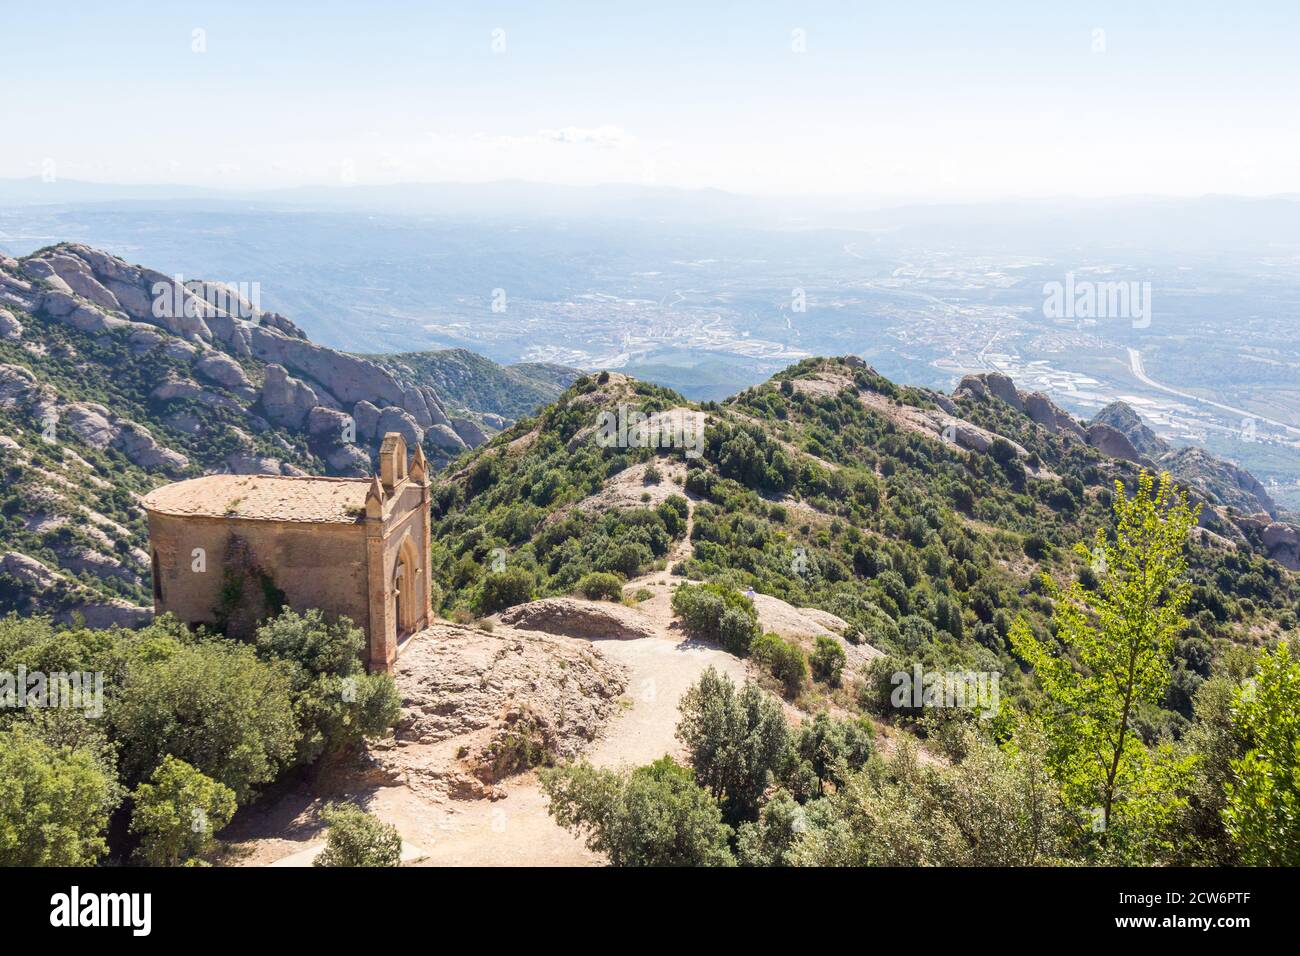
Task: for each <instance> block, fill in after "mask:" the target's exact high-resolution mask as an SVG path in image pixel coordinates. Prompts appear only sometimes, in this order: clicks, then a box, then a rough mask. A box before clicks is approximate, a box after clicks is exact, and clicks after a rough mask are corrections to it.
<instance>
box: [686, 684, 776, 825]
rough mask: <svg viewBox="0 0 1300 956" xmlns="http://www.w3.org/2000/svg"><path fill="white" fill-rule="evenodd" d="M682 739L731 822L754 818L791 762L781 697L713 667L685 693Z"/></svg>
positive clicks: (702, 783)
mask: <svg viewBox="0 0 1300 956" xmlns="http://www.w3.org/2000/svg"><path fill="white" fill-rule="evenodd" d="M678 706H679V709H680V711H681V715H682V719H681V722H680V723H679V724H678V725H677V737H678V739H679V740H681V742H682V743H683V744H684V745H685V746H686V751H687V753H688V754H689V755H690V762H691V766H692V767H694V768H695V779H696V781H697V782H698V783H699V784H700V786H702V787H704V788H705V789H707V790H708V791H709V793H711V794H712V795H713V797H714V799H715V800H717V801H718V803H719V804H720V805H721V806H722V808H723V814H724V817H725V818H726V819H727V820H728V821H730V822H733V823H734V822H738V821H740V820H753V819H755V818H756V817H757V815H758V807H759V804H760V802H761V801H762V798H763V794H764V793H765V792H766V791H767V788H768V786H769V785H770V784H771V783H772V781H773V780H774V779H775V778H776V776H777V775H778V774H779V773H780V772H781V770H782V769H783V768H784V767H785V766H786V765H787V764H788V763H789V761H790V729H789V727H788V725H787V724H786V722H785V715H784V713H783V712H782V710H781V704H780V702H779V701H777V700H775V699H774V698H772V697H771V696H770V695H769V694H767V693H766V692H764V691H763V690H762V689H761V688H760V687H758V686H757V685H756V684H752V683H746V684H745V686H744V687H743V688H741V689H740V690H737V689H736V685H735V683H734V682H733V681H732V680H731V678H730V677H728V676H727V675H725V674H720V673H718V671H717V670H715V669H714V668H712V667H709V668H707V669H706V670H705V671H704V673H703V674H702V675H700V679H699V680H698V681H696V682H695V684H694V685H692V686H691V688H690V689H689V690H687V691H686V693H685V694H684V695H682V700H681V703H680V704H679V705H678Z"/></svg>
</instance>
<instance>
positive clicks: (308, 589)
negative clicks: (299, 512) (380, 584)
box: [149, 513, 370, 637]
mask: <svg viewBox="0 0 1300 956" xmlns="http://www.w3.org/2000/svg"><path fill="white" fill-rule="evenodd" d="M149 539H150V545H151V549H152V551H153V553H154V554H156V555H157V567H158V578H159V580H158V581H157V582H156V584H155V600H154V604H155V607H156V609H157V610H158V612H159V613H164V612H170V613H172V614H175V615H176V616H177V617H178V618H180V619H181V620H182V621H185V622H186V623H187V624H206V625H208V626H209V627H216V626H217V625H218V624H219V623H221V622H220V621H219V618H220V617H221V615H222V613H223V606H228V605H229V603H230V601H229V600H228V599H227V600H224V601H223V589H226V588H228V586H229V585H228V582H229V580H230V577H231V575H232V574H235V575H240V576H242V577H243V578H244V579H245V583H244V588H245V589H250V588H251V589H252V591H251V593H248V592H246V593H245V594H244V595H243V596H242V600H243V601H245V602H256V601H258V600H259V599H260V598H261V595H260V594H259V593H258V592H259V591H260V590H261V585H260V583H259V582H258V581H257V580H255V576H254V575H250V574H249V573H248V572H249V570H250V568H249V565H250V564H253V565H256V566H257V567H258V568H260V569H261V570H262V572H264V573H265V575H266V576H267V578H268V579H269V582H270V584H271V585H272V586H273V587H275V588H277V589H278V590H279V591H281V592H283V594H284V599H285V601H286V603H287V604H288V605H289V606H290V607H293V608H295V609H298V610H307V609H309V608H313V607H318V608H320V609H321V610H323V611H325V612H326V613H327V614H330V615H338V614H343V615H347V616H348V617H350V618H351V619H352V621H353V623H355V624H356V625H357V626H359V627H361V628H362V629H365V630H368V629H369V625H370V589H369V576H368V571H367V564H366V526H365V524H364V523H358V524H355V525H343V524H337V525H336V524H303V523H301V522H283V521H246V520H239V519H233V518H232V519H222V518H201V517H177V516H172V515H163V514H154V513H151V514H150V515H149ZM233 539H239V540H242V542H243V543H244V544H246V546H247V547H246V549H240V548H239V547H238V541H237V540H233ZM232 544H234V545H236V547H235V549H234V550H235V551H236V552H238V551H239V550H246V552H247V554H248V555H249V557H248V558H247V559H239V558H236V559H234V560H233V562H230V561H228V558H229V556H230V555H231V552H232ZM195 549H202V550H203V557H204V564H203V566H204V567H205V570H202V571H198V570H194V568H195V566H196V565H195V554H194V551H195ZM228 565H229V566H228ZM159 586H160V587H161V593H159V591H158V587H159ZM238 610H239V609H236V611H237V613H236V614H235V616H234V617H233V618H232V620H231V621H230V623H231V625H232V630H233V631H236V632H237V631H240V630H246V629H247V627H246V626H245V625H244V624H242V623H240V622H241V621H242V620H244V619H245V618H246V617H247V615H244V614H239V613H238ZM231 636H235V637H244V636H247V635H246V634H242V633H232V635H231Z"/></svg>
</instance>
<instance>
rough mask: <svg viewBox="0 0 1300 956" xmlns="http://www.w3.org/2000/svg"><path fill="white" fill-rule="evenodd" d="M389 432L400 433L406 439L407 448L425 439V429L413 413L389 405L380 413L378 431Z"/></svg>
mask: <svg viewBox="0 0 1300 956" xmlns="http://www.w3.org/2000/svg"><path fill="white" fill-rule="evenodd" d="M389 432H397V433H398V434H400V435H401V436H402V438H404V439H405V440H406V447H407V448H414V447H415V446H416V445H418V444H420V443H421V442H422V441H424V429H423V428H421V427H420V426H419V424H418V423H417V422H416V421H415V418H414V417H412V415H411V413H410V412H408V411H404V410H403V409H401V408H397V407H395V406H389V407H388V408H385V409H383V410H382V411H381V412H380V413H379V427H378V433H379V434H380V435H387V434H388V433H389Z"/></svg>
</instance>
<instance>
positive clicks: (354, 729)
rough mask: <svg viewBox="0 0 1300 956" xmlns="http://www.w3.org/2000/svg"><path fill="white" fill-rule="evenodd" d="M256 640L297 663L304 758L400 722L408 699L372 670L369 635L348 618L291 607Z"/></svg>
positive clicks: (267, 656) (262, 650)
mask: <svg viewBox="0 0 1300 956" xmlns="http://www.w3.org/2000/svg"><path fill="white" fill-rule="evenodd" d="M256 644H257V651H258V655H259V656H260V657H262V658H263V659H264V660H267V661H272V662H274V661H277V660H278V661H282V662H286V663H287V664H288V665H289V666H290V667H291V668H292V692H293V702H294V713H295V714H296V715H297V718H298V730H299V739H298V748H297V749H298V757H297V759H298V762H299V763H303V764H307V763H311V762H313V761H314V760H316V759H318V758H319V757H321V756H322V755H324V754H332V753H339V752H341V751H343V750H346V749H348V748H350V747H352V746H354V745H355V744H358V743H360V742H361V741H362V740H364V739H368V738H375V737H380V736H383V735H384V734H386V733H387V732H388V730H389V729H390V728H392V726H393V725H394V724H395V723H397V718H398V717H399V716H400V714H401V704H402V702H401V696H400V695H399V694H398V693H397V686H396V684H394V682H393V677H392V675H391V674H368V673H366V671H365V668H364V666H363V663H362V653H363V651H364V649H365V646H366V639H365V634H364V633H363V632H362V630H361V629H360V628H358V627H355V626H353V624H352V621H351V620H349V619H348V618H347V617H339V618H338V620H336V621H334V622H332V623H330V622H327V621H326V620H325V616H324V615H323V614H322V613H321V612H320V611H319V610H315V609H313V610H310V611H308V612H307V613H306V614H301V615H300V614H297V613H296V612H294V611H292V610H286V611H284V612H282V613H281V614H280V615H279V616H278V617H276V618H273V619H272V620H270V621H268V622H267V623H265V624H264V625H262V627H260V628H259V629H258V631H257V637H256Z"/></svg>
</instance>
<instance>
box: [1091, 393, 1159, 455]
mask: <svg viewBox="0 0 1300 956" xmlns="http://www.w3.org/2000/svg"><path fill="white" fill-rule="evenodd" d="M1092 420H1093V422H1099V423H1101V424H1103V425H1109V426H1110V427H1111V428H1113V429H1115V430H1116V431H1118V432H1122V433H1123V434H1124V436H1125V437H1126V438H1128V440H1129V441H1130V442H1131V443H1132V445H1133V447H1134V448H1136V449H1137V450H1138V453H1139V454H1142V455H1146V456H1147V457H1148V458H1158V457H1160V456H1161V455H1163V454H1164V453H1165V452H1167V451H1169V444H1168V442H1166V441H1165V440H1164V439H1162V438H1161V437H1160V436H1159V435H1157V434H1156V433H1155V432H1153V431H1152V430H1151V429H1150V428H1148V427H1147V426H1146V424H1145V423H1144V422H1143V421H1142V418H1141V417H1140V416H1139V415H1138V413H1137V412H1135V411H1134V410H1133V408H1132V406H1130V405H1129V404H1127V403H1126V402H1111V403H1110V404H1109V405H1107V406H1106V407H1105V408H1103V409H1102V410H1101V411H1099V412H1098V413H1097V414H1096V415H1094V416H1093V417H1092Z"/></svg>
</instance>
